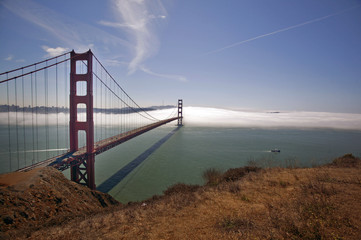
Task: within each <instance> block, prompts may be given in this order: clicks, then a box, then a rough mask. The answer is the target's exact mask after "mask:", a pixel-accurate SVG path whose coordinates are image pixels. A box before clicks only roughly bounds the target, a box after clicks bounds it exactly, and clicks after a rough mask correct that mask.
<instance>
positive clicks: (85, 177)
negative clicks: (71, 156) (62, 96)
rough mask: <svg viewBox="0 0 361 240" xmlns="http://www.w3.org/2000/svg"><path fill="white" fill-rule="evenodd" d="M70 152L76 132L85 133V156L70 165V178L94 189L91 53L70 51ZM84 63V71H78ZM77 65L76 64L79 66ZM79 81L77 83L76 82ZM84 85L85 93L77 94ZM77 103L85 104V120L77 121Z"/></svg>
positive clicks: (74, 147) (75, 143) (76, 139)
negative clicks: (78, 88)
mask: <svg viewBox="0 0 361 240" xmlns="http://www.w3.org/2000/svg"><path fill="white" fill-rule="evenodd" d="M70 56H71V60H70V122H69V131H70V152H76V151H78V148H79V146H78V132H79V131H84V132H85V134H86V155H85V156H86V157H85V159H83V161H81V163H80V164H77V165H74V166H71V180H72V181H74V182H77V183H80V184H83V185H87V186H88V187H89V188H90V189H95V179H94V161H95V154H94V120H93V70H92V66H93V62H92V60H93V53H92V52H91V51H90V50H89V51H88V52H86V53H79V54H78V53H75V52H74V50H73V51H72V52H71V53H70ZM77 62H78V64H79V65H81V64H85V65H86V72H84V71H83V72H79V70H80V69H77ZM79 65H78V66H79ZM78 83H79V84H78ZM80 86H86V95H78V93H79V91H77V87H80ZM78 104H85V106H86V121H78V107H79V106H78Z"/></svg>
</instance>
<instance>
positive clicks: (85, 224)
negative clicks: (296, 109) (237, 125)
mask: <svg viewBox="0 0 361 240" xmlns="http://www.w3.org/2000/svg"><path fill="white" fill-rule="evenodd" d="M41 171H45V172H47V173H48V174H50V175H51V176H50V177H46V178H47V179H49V178H50V179H49V180H48V181H51V182H52V184H48V183H42V181H44V182H47V181H45V180H42V178H40V180H39V181H38V182H37V183H34V185H33V187H30V186H29V187H28V188H26V189H25V190H22V191H24V192H32V191H35V190H36V191H38V192H41V194H42V195H41V196H39V195H37V194H38V193H36V192H32V193H29V195H27V196H28V198H24V199H20V195H19V197H18V202H17V203H16V204H15V203H14V200H12V202H10V201H9V200H6V201H1V202H0V204H1V207H2V208H1V216H2V218H3V222H2V223H1V224H2V225H1V230H2V231H7V232H5V233H3V235H2V236H3V237H6V236H9V235H11V237H12V238H14V237H19V238H23V237H25V236H28V237H29V238H30V239H360V237H361V227H360V226H361V218H360V216H361V160H360V159H359V158H355V157H353V156H352V155H345V156H344V157H342V158H338V159H335V160H334V161H333V163H332V164H329V165H327V166H322V167H316V168H270V169H260V168H257V167H244V168H238V169H230V170H228V171H227V172H226V173H224V174H221V173H219V172H218V171H216V170H210V171H208V172H207V173H205V177H206V178H207V179H208V184H207V185H205V186H190V185H184V184H178V185H175V186H173V187H171V188H169V189H168V190H167V191H165V193H164V195H163V196H155V197H153V198H152V199H149V200H147V201H144V202H141V203H131V204H128V205H122V206H115V207H114V206H113V207H108V208H107V210H105V211H104V210H103V211H102V212H98V213H96V214H95V212H97V211H98V210H99V209H101V208H102V204H101V203H100V202H99V201H98V200H94V199H99V197H95V198H94V196H93V194H94V192H92V191H90V190H88V191H86V190H85V189H84V188H82V187H80V186H78V185H75V184H74V183H71V182H68V183H67V184H65V183H63V181H64V179H62V177H60V175H61V174H60V175H59V173H57V172H54V170H51V169H45V170H41ZM53 174H54V176H59V177H55V178H54V179H53V176H52V175H53ZM44 176H45V174H44V175H43V178H44ZM60 178H61V184H58V183H56V181H58V179H60ZM38 184H43V185H44V186H42V187H41V186H39V187H37V185H38ZM59 185H61V187H58V188H57V189H60V188H62V189H63V190H62V191H63V192H62V194H61V196H62V200H61V203H62V204H63V203H64V205H67V206H68V207H72V204H69V203H67V204H65V202H66V201H67V200H66V199H65V196H67V197H70V196H71V195H74V194H75V193H73V192H74V190H76V189H78V190H79V189H81V191H80V192H78V193H77V194H75V195H76V197H75V199H76V200H77V201H72V202H73V203H74V204H76V203H78V202H82V204H79V205H78V206H77V207H75V206H74V208H72V210H70V211H74V212H68V213H70V214H72V215H67V216H68V218H64V217H62V215H61V214H63V213H64V211H62V210H60V209H63V208H58V211H50V210H49V209H56V207H50V208H49V209H48V208H47V207H46V206H47V205H46V203H49V205H51V206H56V204H57V203H56V202H57V200H56V198H54V197H53V196H55V195H56V194H54V193H58V190H54V187H56V186H59ZM10 187H11V188H12V189H9V186H8V187H3V188H2V190H1V194H2V196H5V195H4V193H9V194H10V195H11V194H13V193H16V194H18V192H16V191H19V190H15V188H16V186H10ZM68 187H70V189H67V188H68ZM44 188H45V189H44ZM4 190H6V191H4ZM75 192H76V191H75ZM39 194H40V193H39ZM66 194H68V195H66ZM98 194H99V193H98ZM6 196H7V198H10V196H8V195H6ZM57 196H58V197H60V195H57ZM79 196H83V197H84V198H81V197H79ZM101 196H102V199H108V198H106V197H105V195H101ZM1 199H4V197H2V198H1ZM91 200H92V201H93V202H97V203H94V205H96V206H93V205H90V204H91V202H88V201H91ZM33 201H35V202H38V201H41V202H44V206H43V208H42V209H38V212H37V213H34V214H35V216H33V215H31V212H30V210H31V209H32V208H31V207H32V205H31V204H32V203H33ZM107 201H109V202H107V204H108V205H111V203H113V202H112V201H113V200H112V199H111V198H109V199H108V200H107ZM54 203H55V204H54ZM8 206H11V207H12V209H13V210H9V209H8ZM81 206H82V207H84V208H85V207H88V208H87V209H88V211H89V213H91V215H88V216H83V217H76V216H79V215H78V214H79V213H80V212H81V211H80V207H81ZM5 208H6V209H5ZM19 209H22V210H21V211H20V210H19ZM3 212H7V215H3ZM15 212H16V216H22V215H21V214H20V212H24V213H26V215H28V217H27V218H25V217H23V218H22V219H24V222H22V224H23V225H18V226H19V227H20V226H27V227H26V228H27V230H26V231H24V230H21V229H19V228H17V229H14V228H11V227H10V226H9V225H13V224H15V223H17V221H18V220H17V218H15V215H14V214H12V213H15ZM50 213H51V214H50ZM46 214H47V215H46ZM6 216H9V217H10V218H11V219H13V223H11V224H10V222H11V220H10V218H7V217H6ZM40 216H43V217H42V218H43V219H51V220H48V221H52V226H51V224H48V225H44V226H39V225H37V224H35V222H32V221H31V220H30V219H31V218H40ZM49 216H50V217H49ZM69 216H74V219H71V217H69ZM25 219H28V221H25ZM19 224H20V223H19ZM38 224H39V222H38ZM20 228H22V227H20ZM7 229H10V230H7ZM22 234H23V235H22ZM24 234H26V235H24Z"/></svg>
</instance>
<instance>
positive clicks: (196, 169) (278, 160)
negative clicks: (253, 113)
mask: <svg viewBox="0 0 361 240" xmlns="http://www.w3.org/2000/svg"><path fill="white" fill-rule="evenodd" d="M175 128H176V126H175V125H174V123H170V124H167V125H165V126H163V127H160V128H157V129H155V130H152V131H150V132H148V133H145V134H143V135H141V136H138V137H136V138H135V139H132V140H130V141H128V142H126V143H123V144H121V145H119V146H118V147H115V148H113V149H111V150H109V151H107V152H104V153H102V154H101V155H98V156H97V157H96V162H95V178H96V179H95V181H96V185H98V186H99V185H100V184H101V183H103V182H104V181H105V180H107V179H108V178H109V177H110V176H112V175H113V174H114V173H116V172H117V171H118V170H119V169H121V168H122V167H124V166H125V165H127V164H128V163H129V162H131V161H132V160H134V159H135V158H136V157H137V156H139V155H140V154H142V153H143V152H144V151H146V150H147V149H149V148H150V147H151V146H152V145H153V144H155V143H156V142H157V141H159V140H160V139H162V138H163V137H165V136H166V135H167V134H169V133H170V132H171V131H172V130H173V129H175ZM6 129H7V128H6V126H5V127H2V128H0V136H1V145H0V151H1V152H0V156H1V159H0V168H1V169H0V170H1V172H8V171H10V168H9V166H10V163H9V156H10V154H9V150H8V145H9V144H8V142H9V141H8V139H9V138H8V130H6ZM11 131H12V132H11V133H12V136H11V142H12V144H15V143H16V142H17V141H18V142H19V144H20V145H21V146H23V145H24V141H23V140H21V138H19V139H16V138H14V136H13V135H14V134H15V133H16V131H15V130H14V129H12V130H11ZM24 131H25V135H26V136H27V138H26V139H27V140H28V141H29V142H27V141H26V142H25V145H26V147H27V149H28V150H27V153H26V154H25V153H24V151H20V153H19V154H18V153H17V149H16V148H14V147H12V149H11V157H12V160H11V161H12V162H11V165H12V168H13V169H12V170H14V168H16V167H17V165H18V164H20V165H26V164H31V162H32V161H34V159H33V158H34V157H35V158H36V157H46V154H48V155H54V154H57V152H58V151H51V152H49V153H47V152H36V154H35V153H34V152H33V151H31V149H34V147H36V144H38V147H39V148H38V149H44V148H45V147H46V143H45V141H44V140H40V142H39V143H37V142H36V143H35V144H33V143H32V142H31V139H32V136H31V130H30V129H27V128H26V129H25V130H24V129H23V130H21V129H19V130H18V135H19V137H21V136H23V135H24ZM48 131H50V136H49V137H48V139H49V141H52V142H50V143H48V146H49V148H57V147H59V148H60V149H61V148H66V142H67V141H66V138H65V136H66V129H65V128H64V129H58V132H59V133H60V135H61V134H62V133H63V135H64V136H63V135H61V136H59V139H60V140H61V141H60V140H59V141H58V144H55V143H54V141H56V139H55V138H54V134H53V132H54V131H55V130H54V129H49V130H48ZM110 132H111V131H110ZM39 134H41V135H44V132H43V129H41V128H40V130H39ZM44 139H46V135H45V138H44ZM14 146H16V144H15V145H14ZM21 146H20V147H19V148H20V149H19V150H21ZM360 146H361V131H345V130H333V129H308V130H302V129H260V128H254V129H251V128H214V127H213V128H210V127H192V126H183V127H182V128H181V129H180V130H179V131H177V132H176V133H175V134H174V135H173V136H172V137H171V138H170V139H169V140H168V141H166V142H165V143H164V144H163V145H161V147H159V148H158V149H157V150H156V151H155V152H154V153H153V154H151V155H150V156H149V157H148V158H147V159H146V160H145V161H144V162H142V163H141V164H140V165H139V166H138V167H137V168H135V169H134V170H133V171H132V172H131V173H130V174H129V175H127V176H126V177H125V178H124V179H123V180H122V181H121V182H120V183H119V184H118V185H116V186H115V187H114V188H113V189H112V190H111V191H110V192H109V194H111V195H112V196H114V197H115V198H116V199H117V200H119V201H121V202H124V203H125V202H129V201H142V200H144V199H147V198H149V197H151V196H153V195H155V194H162V192H163V191H164V190H165V189H167V188H168V187H169V186H171V185H173V184H176V183H179V182H182V183H188V184H203V179H202V173H203V172H204V171H205V170H206V169H208V168H217V169H220V170H226V169H228V168H234V167H241V166H244V165H247V164H248V163H249V162H250V161H253V162H257V163H258V164H260V165H262V166H264V167H269V166H285V165H288V164H290V163H292V164H297V166H300V167H304V166H313V165H317V164H322V163H326V162H330V161H331V160H332V159H334V158H336V157H338V156H342V155H344V154H346V153H352V154H354V155H356V156H361V148H360ZM274 148H278V149H280V150H281V152H280V153H272V152H270V150H271V149H274ZM18 155H19V157H20V158H22V157H26V160H24V159H18V158H17V156H18ZM64 174H65V175H66V176H69V172H68V171H65V172H64Z"/></svg>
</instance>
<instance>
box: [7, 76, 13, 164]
mask: <svg viewBox="0 0 361 240" xmlns="http://www.w3.org/2000/svg"><path fill="white" fill-rule="evenodd" d="M6 78H9V74H6ZM6 92H7V104H8V137H9V139H8V140H9V146H8V147H9V168H10V169H9V170H10V171H11V170H12V159H11V133H10V100H9V82H6Z"/></svg>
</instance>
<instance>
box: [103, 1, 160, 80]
mask: <svg viewBox="0 0 361 240" xmlns="http://www.w3.org/2000/svg"><path fill="white" fill-rule="evenodd" d="M113 9H114V10H115V14H116V16H118V19H117V20H118V21H117V22H109V21H100V22H99V24H101V25H103V26H108V27H115V28H120V29H121V30H122V31H125V33H126V34H127V36H128V38H129V42H132V43H133V45H132V46H130V47H131V50H132V55H133V56H132V60H131V61H130V62H129V65H128V70H129V74H132V73H134V72H135V71H137V70H139V69H140V66H141V65H142V64H143V62H144V61H145V60H146V59H148V58H149V57H151V56H152V55H154V54H155V53H156V52H157V51H158V48H159V41H158V38H157V34H156V23H157V21H156V20H157V19H165V18H166V16H167V12H166V10H165V8H164V7H163V5H162V4H161V2H160V1H157V0H147V1H144V0H114V1H113Z"/></svg>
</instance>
